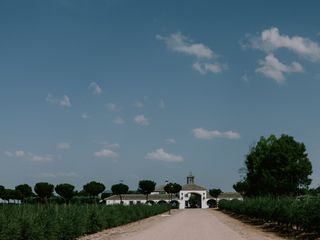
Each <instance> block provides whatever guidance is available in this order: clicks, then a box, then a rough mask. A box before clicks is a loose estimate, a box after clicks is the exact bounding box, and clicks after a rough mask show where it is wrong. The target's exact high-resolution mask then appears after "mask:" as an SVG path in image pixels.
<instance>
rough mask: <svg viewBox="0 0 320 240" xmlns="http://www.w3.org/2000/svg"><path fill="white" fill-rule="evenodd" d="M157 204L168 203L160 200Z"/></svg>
mask: <svg viewBox="0 0 320 240" xmlns="http://www.w3.org/2000/svg"><path fill="white" fill-rule="evenodd" d="M157 204H167V202H166V201H164V200H160V201H159V202H158V203H157Z"/></svg>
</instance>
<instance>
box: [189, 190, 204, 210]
mask: <svg viewBox="0 0 320 240" xmlns="http://www.w3.org/2000/svg"><path fill="white" fill-rule="evenodd" d="M201 202H202V199H201V195H200V194H198V193H190V197H189V200H188V201H187V203H188V204H187V206H186V207H187V208H202V204H201Z"/></svg>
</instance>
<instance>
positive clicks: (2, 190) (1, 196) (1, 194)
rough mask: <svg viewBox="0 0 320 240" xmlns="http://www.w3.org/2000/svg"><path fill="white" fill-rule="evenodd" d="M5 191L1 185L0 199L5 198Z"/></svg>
mask: <svg viewBox="0 0 320 240" xmlns="http://www.w3.org/2000/svg"><path fill="white" fill-rule="evenodd" d="M4 190H5V188H4V186H2V185H0V198H3V194H4Z"/></svg>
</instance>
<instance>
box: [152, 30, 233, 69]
mask: <svg viewBox="0 0 320 240" xmlns="http://www.w3.org/2000/svg"><path fill="white" fill-rule="evenodd" d="M156 39H158V40H161V41H164V43H165V44H166V46H167V48H168V49H170V50H172V51H174V52H178V53H183V54H186V55H190V56H193V57H195V58H196V62H195V63H194V64H193V65H192V69H194V70H195V71H197V72H199V73H201V74H206V73H214V74H217V73H221V72H222V71H223V70H226V69H227V67H226V64H224V65H222V64H220V63H219V62H218V60H217V55H216V54H215V53H214V51H213V50H212V49H210V48H209V47H208V46H206V45H205V44H203V43H194V41H193V40H192V39H191V38H188V37H187V36H184V35H182V34H181V33H180V32H178V33H172V34H171V35H169V36H167V37H165V36H161V35H156ZM208 61H210V62H208Z"/></svg>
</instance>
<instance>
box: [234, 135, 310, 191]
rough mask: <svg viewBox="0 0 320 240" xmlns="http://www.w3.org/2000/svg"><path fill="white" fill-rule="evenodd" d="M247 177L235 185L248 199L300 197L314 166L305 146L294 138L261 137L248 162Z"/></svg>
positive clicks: (247, 159)
mask: <svg viewBox="0 0 320 240" xmlns="http://www.w3.org/2000/svg"><path fill="white" fill-rule="evenodd" d="M245 171H246V176H245V177H244V179H243V181H241V182H240V183H237V184H235V186H236V187H240V188H241V187H243V188H244V189H242V190H243V191H244V193H245V195H246V196H258V195H296V194H298V193H299V192H301V191H302V190H303V189H306V188H307V187H308V186H309V185H310V183H311V179H310V178H309V176H310V175H311V173H312V165H311V162H310V160H309V158H308V154H307V153H306V148H305V145H304V144H303V143H300V142H297V141H295V140H294V138H293V137H291V136H288V135H281V137H279V138H277V137H276V136H274V135H271V136H270V137H268V138H265V137H261V138H260V141H259V142H258V143H257V144H256V145H255V146H253V147H252V148H251V150H250V152H249V153H248V155H247V156H246V160H245Z"/></svg>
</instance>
